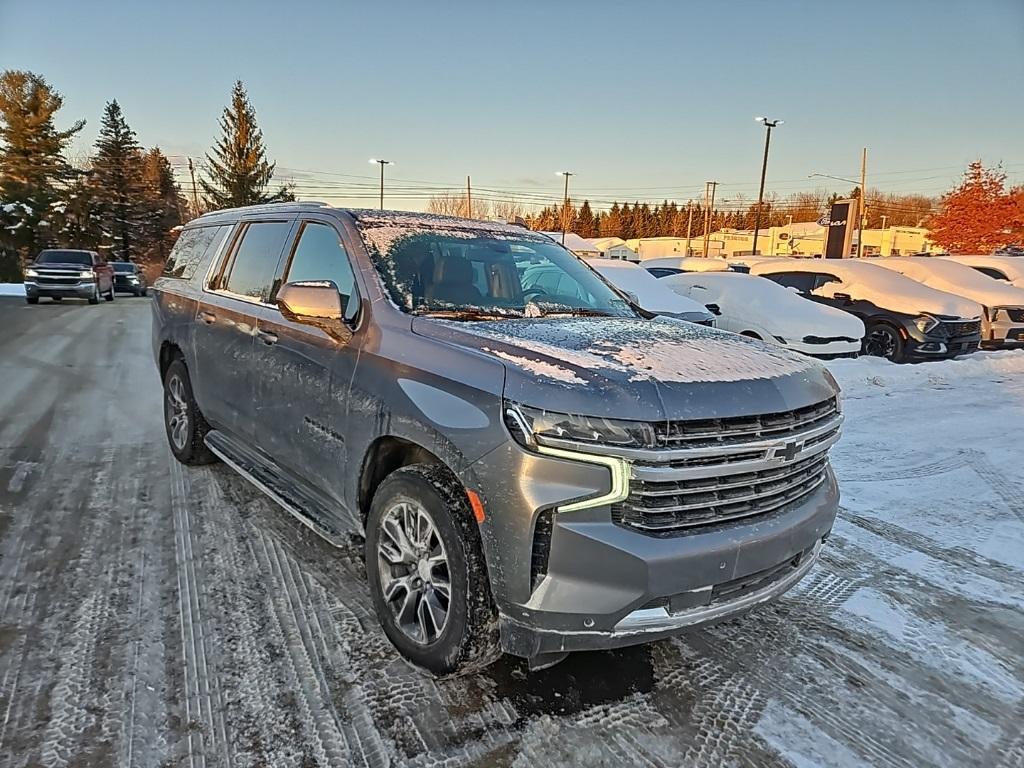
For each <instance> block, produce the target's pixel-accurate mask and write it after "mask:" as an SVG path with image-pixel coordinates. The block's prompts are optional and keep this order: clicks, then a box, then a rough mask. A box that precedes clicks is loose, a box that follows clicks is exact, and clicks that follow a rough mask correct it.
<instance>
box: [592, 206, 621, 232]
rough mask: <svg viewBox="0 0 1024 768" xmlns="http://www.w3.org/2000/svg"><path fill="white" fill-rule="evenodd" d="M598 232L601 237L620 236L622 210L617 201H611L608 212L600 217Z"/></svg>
mask: <svg viewBox="0 0 1024 768" xmlns="http://www.w3.org/2000/svg"><path fill="white" fill-rule="evenodd" d="M598 234H600V235H601V237H622V211H621V210H620V209H619V204H618V203H612V207H611V208H609V209H608V213H606V214H604V215H603V216H602V217H601V224H600V227H599V228H598Z"/></svg>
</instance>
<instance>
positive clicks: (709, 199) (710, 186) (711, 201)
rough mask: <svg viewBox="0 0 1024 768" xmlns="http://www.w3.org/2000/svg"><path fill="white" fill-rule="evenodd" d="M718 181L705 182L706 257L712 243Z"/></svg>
mask: <svg viewBox="0 0 1024 768" xmlns="http://www.w3.org/2000/svg"><path fill="white" fill-rule="evenodd" d="M717 187H718V182H717V181H707V182H704V206H705V207H704V258H705V259H706V258H707V257H708V246H709V245H710V244H711V211H712V209H713V208H714V207H715V189H716V188H717Z"/></svg>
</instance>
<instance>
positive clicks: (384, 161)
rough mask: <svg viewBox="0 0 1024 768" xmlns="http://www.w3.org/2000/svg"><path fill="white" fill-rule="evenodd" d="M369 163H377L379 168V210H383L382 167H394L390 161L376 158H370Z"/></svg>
mask: <svg viewBox="0 0 1024 768" xmlns="http://www.w3.org/2000/svg"><path fill="white" fill-rule="evenodd" d="M370 162H371V163H377V164H378V165H379V166H380V209H381V210H382V211H383V210H384V166H385V165H394V163H392V162H391V161H390V160H378V159H377V158H374V157H371V158H370Z"/></svg>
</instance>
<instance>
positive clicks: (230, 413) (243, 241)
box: [192, 221, 292, 442]
mask: <svg viewBox="0 0 1024 768" xmlns="http://www.w3.org/2000/svg"><path fill="white" fill-rule="evenodd" d="M291 228H292V221H249V222H243V223H242V224H241V226H240V227H239V230H238V232H237V234H236V236H235V238H234V241H233V243H232V244H231V248H230V249H229V250H228V252H227V256H226V257H225V258H224V259H223V260H222V261H221V263H220V264H219V266H218V267H217V268H215V270H214V271H213V274H212V277H211V279H210V283H209V285H208V286H207V290H206V291H205V292H204V293H203V299H202V301H201V302H200V303H199V305H198V307H197V311H196V317H195V333H194V336H193V338H194V344H195V360H196V371H195V372H194V373H193V376H192V381H193V386H194V387H195V388H196V390H197V400H198V402H199V403H200V406H201V407H202V408H203V413H204V415H205V416H206V418H207V420H208V421H209V422H210V423H211V424H212V425H213V426H214V427H216V428H217V429H221V430H224V431H225V432H227V433H228V434H231V435H234V436H236V437H238V438H241V439H243V441H245V442H251V440H252V439H253V436H254V433H255V429H254V428H253V425H252V419H253V407H252V397H253V372H252V366H253V345H254V338H255V334H256V314H257V312H258V310H259V308H260V307H261V306H264V305H265V304H266V302H268V301H270V295H271V292H272V289H273V282H274V276H275V275H276V274H277V268H278V264H279V262H280V260H281V254H282V252H283V250H284V245H285V243H286V242H287V240H288V235H289V234H290V232H291Z"/></svg>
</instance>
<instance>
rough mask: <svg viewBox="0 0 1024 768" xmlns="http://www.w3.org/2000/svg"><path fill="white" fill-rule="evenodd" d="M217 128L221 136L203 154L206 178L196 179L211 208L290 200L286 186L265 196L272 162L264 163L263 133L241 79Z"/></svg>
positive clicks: (265, 158)
mask: <svg viewBox="0 0 1024 768" xmlns="http://www.w3.org/2000/svg"><path fill="white" fill-rule="evenodd" d="M220 127H221V131H223V135H222V136H221V138H220V139H218V141H217V143H216V145H215V146H214V148H213V154H212V156H211V155H210V154H207V155H206V162H207V164H208V165H209V168H210V172H209V177H210V178H209V180H207V179H205V178H201V179H200V180H199V184H200V186H201V187H202V188H203V194H204V195H205V197H206V200H207V203H208V204H209V205H210V206H211V207H213V208H233V207H236V206H242V205H255V204H257V203H269V202H276V201H279V200H287V199H294V195H293V194H292V192H291V190H290V189H288V187H281V188H280V189H278V191H277V192H276V193H274V194H268V193H267V187H268V185H269V184H270V180H271V178H273V176H274V167H275V163H271V162H269V161H268V160H267V150H266V147H264V145H263V131H261V130H260V129H259V127H258V126H257V125H256V110H255V109H253V107H252V104H250V103H249V97H248V96H247V95H246V92H245V86H244V85H242V81H241V80H238V81H236V82H235V86H234V88H233V89H232V91H231V104H229V105H228V106H227V107H225V108H224V114H223V115H222V116H221V119H220Z"/></svg>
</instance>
